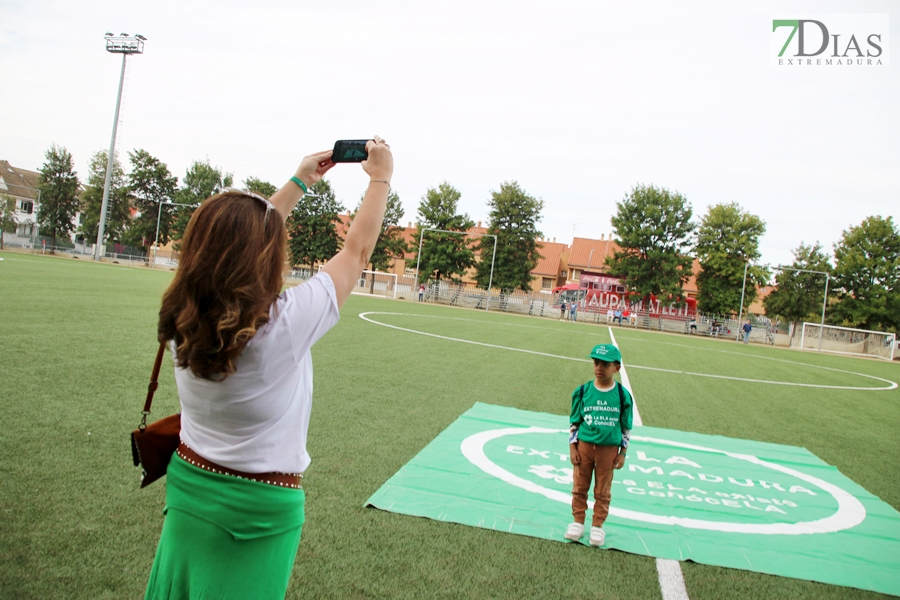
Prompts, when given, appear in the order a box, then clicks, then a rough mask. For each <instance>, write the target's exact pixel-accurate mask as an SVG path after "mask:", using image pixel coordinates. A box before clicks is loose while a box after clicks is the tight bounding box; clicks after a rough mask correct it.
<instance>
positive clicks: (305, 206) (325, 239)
mask: <svg viewBox="0 0 900 600" xmlns="http://www.w3.org/2000/svg"><path fill="white" fill-rule="evenodd" d="M343 210H344V207H343V206H342V205H341V203H340V202H338V201H337V199H335V197H334V190H332V189H331V184H329V183H328V181H326V180H325V179H320V180H319V181H317V182H316V183H315V185H313V186H312V187H311V188H309V193H307V194H304V195H303V197H302V198H300V201H299V202H297V206H295V207H294V210H292V211H291V214H290V215H289V216H288V218H287V223H286V224H287V232H288V236H289V237H290V241H289V242H288V249H289V251H290V254H291V265H292V266H295V267H298V266H308V267H309V268H310V269H312V268H313V267H315V265H316V263H320V262H324V261H326V260H328V259H330V258H331V257H332V256H334V255H335V254H337V252H338V250H340V249H341V238H340V236H339V235H338V232H337V227H336V226H335V222H336V221H337V220H338V215H339V214H340V213H341V212H343Z"/></svg>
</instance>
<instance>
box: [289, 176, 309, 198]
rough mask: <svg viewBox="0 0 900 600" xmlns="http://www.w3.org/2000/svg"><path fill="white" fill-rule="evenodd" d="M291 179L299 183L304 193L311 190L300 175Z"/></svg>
mask: <svg viewBox="0 0 900 600" xmlns="http://www.w3.org/2000/svg"><path fill="white" fill-rule="evenodd" d="M291 181H293V182H294V183H296V184H297V185H299V186H300V189H301V190H303V193H304V194H305V193H307V192H308V191H309V190H308V189H306V184H305V183H303V182H302V181H300V178H299V177H296V176H294V177H291Z"/></svg>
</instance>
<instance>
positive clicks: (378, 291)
mask: <svg viewBox="0 0 900 600" xmlns="http://www.w3.org/2000/svg"><path fill="white" fill-rule="evenodd" d="M324 266H325V265H319V269H318V271H317V272H319V271H321V270H322V267H324ZM398 281H399V278H398V277H397V274H396V273H386V272H384V271H363V272H362V273H360V274H359V279H358V280H357V281H356V285H355V286H354V287H353V293H354V294H369V295H371V296H384V297H385V298H396V297H397V287H398ZM405 287H406V289H408V288H409V285H408V284H407V285H406V286H405Z"/></svg>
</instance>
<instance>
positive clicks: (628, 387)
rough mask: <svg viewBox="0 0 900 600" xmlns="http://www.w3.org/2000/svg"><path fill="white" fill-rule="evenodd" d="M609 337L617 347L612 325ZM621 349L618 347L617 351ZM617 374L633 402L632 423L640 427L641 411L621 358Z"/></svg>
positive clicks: (641, 422) (641, 423) (642, 422)
mask: <svg viewBox="0 0 900 600" xmlns="http://www.w3.org/2000/svg"><path fill="white" fill-rule="evenodd" d="M609 339H611V340H612V343H613V346H615V347H616V348H619V344H617V343H616V335H615V334H614V333H613V330H612V327H610V328H609ZM621 350H622V349H621V348H619V351H621ZM619 376H620V377H621V378H622V385H623V386H625V389H626V390H628V393H629V394H631V400H632V401H633V402H634V408H633V410H634V415H633V418H632V421H633V424H634V426H635V427H640V426H641V425H643V424H644V421H643V420H642V419H641V413H639V412H638V406H637V400H635V398H634V392H633V391H631V380H629V379H628V371H626V370H625V360H624V358H623V359H622V368H621V370H619Z"/></svg>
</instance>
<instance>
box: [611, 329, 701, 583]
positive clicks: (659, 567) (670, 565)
mask: <svg viewBox="0 0 900 600" xmlns="http://www.w3.org/2000/svg"><path fill="white" fill-rule="evenodd" d="M609 339H610V340H611V341H612V343H613V346H615V347H616V348H619V344H618V343H617V342H616V334H614V333H613V330H612V327H610V328H609ZM619 350H620V351H621V348H619ZM619 375H620V376H621V377H622V385H623V386H624V387H625V389H626V390H628V393H630V394H631V400H632V402H633V403H634V404H633V409H634V415H633V418H632V421H633V424H634V426H635V427H640V426H641V425H643V424H644V423H643V421H642V420H641V415H640V413H639V412H638V407H637V400H635V398H634V392H633V391H632V389H631V381H630V380H629V379H628V371H627V370H626V369H625V360H624V359H623V360H622V368H621V369H619ZM656 572H657V574H658V579H659V591H660V592H662V597H663V600H689V598H688V593H687V587H685V585H684V574H683V573H682V572H681V563H679V562H678V561H677V560H671V559H668V558H657V559H656Z"/></svg>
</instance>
